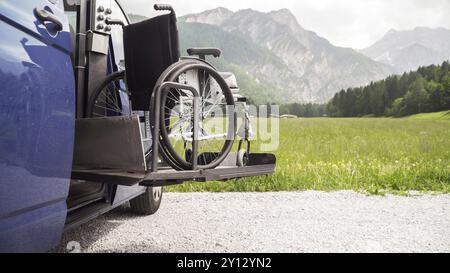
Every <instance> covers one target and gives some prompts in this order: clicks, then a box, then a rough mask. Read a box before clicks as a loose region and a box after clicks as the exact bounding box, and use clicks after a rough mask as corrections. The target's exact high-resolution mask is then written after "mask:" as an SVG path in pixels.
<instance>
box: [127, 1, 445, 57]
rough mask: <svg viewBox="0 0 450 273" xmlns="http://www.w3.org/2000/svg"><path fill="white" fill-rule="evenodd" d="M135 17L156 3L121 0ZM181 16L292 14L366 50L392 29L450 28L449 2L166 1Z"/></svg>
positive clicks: (340, 42)
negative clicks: (242, 11) (248, 10)
mask: <svg viewBox="0 0 450 273" xmlns="http://www.w3.org/2000/svg"><path fill="white" fill-rule="evenodd" d="M121 2H122V3H123V5H124V6H125V8H126V9H128V10H130V11H131V12H132V13H136V14H142V15H147V16H149V15H151V14H152V13H151V12H152V11H151V10H152V6H153V3H155V2H154V1H149V0H121ZM162 2H163V3H169V4H172V5H173V6H174V7H175V9H176V11H177V14H179V15H185V14H188V13H194V12H201V11H204V10H207V9H212V8H216V7H219V6H220V7H225V8H228V9H230V10H233V11H237V10H239V9H246V8H252V9H255V10H259V11H271V10H278V9H281V8H288V9H290V10H291V11H292V12H293V13H294V14H295V15H296V17H297V19H298V21H299V23H300V24H301V25H302V26H303V27H304V28H306V29H308V30H312V31H314V32H316V33H317V34H319V35H320V36H322V37H324V38H326V39H328V40H330V41H331V42H332V43H333V44H335V45H338V46H344V47H353V48H358V49H360V48H365V47H367V46H370V45H371V44H372V43H374V42H375V41H376V40H378V39H380V38H381V37H382V36H383V35H384V34H385V33H386V32H387V31H389V30H390V29H396V30H406V29H413V28H415V27H417V26H426V27H433V28H435V27H445V28H450V0H227V1H225V0H164V1H162Z"/></svg>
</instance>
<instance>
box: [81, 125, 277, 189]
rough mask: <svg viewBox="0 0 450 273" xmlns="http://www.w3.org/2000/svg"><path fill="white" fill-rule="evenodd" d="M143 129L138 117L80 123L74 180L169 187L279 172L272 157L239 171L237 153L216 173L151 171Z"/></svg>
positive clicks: (253, 157) (253, 158)
mask: <svg viewBox="0 0 450 273" xmlns="http://www.w3.org/2000/svg"><path fill="white" fill-rule="evenodd" d="M140 126H141V124H140V121H139V117H138V116H134V117H114V118H96V119H80V120H77V122H76V137H75V138H76V141H75V150H74V166H73V169H72V179H75V180H85V181H91V182H99V183H106V184H115V185H124V186H133V185H138V184H139V185H141V186H167V185H175V184H181V183H183V182H187V181H197V182H206V181H227V180H232V179H239V178H244V177H251V176H260V175H268V174H272V173H273V172H274V171H275V165H276V158H275V156H274V155H272V154H250V155H249V158H248V164H247V166H244V167H238V166H237V155H236V154H233V153H231V154H230V155H229V156H228V158H227V159H226V160H225V161H224V162H223V163H222V165H221V166H219V167H218V168H215V169H209V170H191V171H177V170H174V169H172V168H169V167H164V166H160V167H158V168H157V170H156V171H151V170H150V169H149V168H148V166H147V164H146V160H145V156H144V151H143V147H142V139H141V133H140V132H141V128H140ZM159 165H161V164H159Z"/></svg>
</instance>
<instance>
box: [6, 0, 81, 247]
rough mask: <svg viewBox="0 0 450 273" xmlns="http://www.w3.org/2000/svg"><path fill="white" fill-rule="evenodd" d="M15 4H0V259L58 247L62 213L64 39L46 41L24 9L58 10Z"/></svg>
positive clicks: (69, 77)
mask: <svg viewBox="0 0 450 273" xmlns="http://www.w3.org/2000/svg"><path fill="white" fill-rule="evenodd" d="M20 2H21V3H20V5H19V4H18V2H17V1H2V3H1V4H0V37H2V39H1V42H0V252H42V251H48V250H50V249H51V248H52V247H54V246H55V245H56V244H57V243H58V242H59V240H60V238H61V234H62V231H63V228H64V223H65V219H66V214H67V207H66V198H67V195H68V192H69V183H70V174H71V166H72V156H73V142H74V133H75V128H74V127H75V82H74V74H73V67H72V63H71V60H70V48H66V45H70V40H68V39H70V34H69V33H67V32H65V31H62V32H59V33H58V34H57V35H54V34H52V35H49V34H46V33H45V31H46V29H45V27H43V25H42V24H40V22H38V21H37V20H36V18H35V17H34V16H33V13H32V9H31V7H32V6H35V7H37V8H45V6H50V8H51V10H53V11H54V12H55V14H60V13H59V11H58V10H59V8H60V7H58V6H55V5H53V4H51V2H49V1H31V0H24V1H20ZM59 2H60V3H62V1H59ZM5 3H7V4H9V5H10V6H11V5H13V7H14V12H15V13H19V14H22V15H23V16H21V18H20V20H18V21H17V22H16V21H13V19H14V18H12V17H11V16H10V15H11V14H13V12H12V11H11V10H8V5H5ZM40 5H41V6H40ZM4 14H7V15H8V16H4ZM27 14H28V16H25V15H27ZM59 16H61V15H59ZM24 18H28V20H34V21H32V22H31V23H30V22H28V23H27V24H25V23H24V20H25V19H24ZM61 18H62V19H64V17H61ZM63 22H65V23H64V24H65V26H64V28H65V29H68V25H67V20H65V21H63Z"/></svg>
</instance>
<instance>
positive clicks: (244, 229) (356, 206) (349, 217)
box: [58, 191, 450, 252]
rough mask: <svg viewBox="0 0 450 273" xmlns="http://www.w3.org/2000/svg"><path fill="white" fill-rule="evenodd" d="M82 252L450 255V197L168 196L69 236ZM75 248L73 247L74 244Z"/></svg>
mask: <svg viewBox="0 0 450 273" xmlns="http://www.w3.org/2000/svg"><path fill="white" fill-rule="evenodd" d="M71 241H75V242H78V243H79V244H80V245H81V249H82V251H83V252H450V195H435V196H434V195H418V196H414V197H400V196H391V195H388V196H385V197H382V196H366V195H362V194H358V193H355V192H351V191H341V192H333V193H325V192H315V191H306V192H280V193H187V194H186V193H165V194H164V196H163V203H162V206H161V208H160V210H159V212H158V213H157V214H156V215H153V216H148V217H140V216H135V215H133V214H132V213H131V212H130V209H129V207H126V206H123V207H120V208H118V209H116V210H114V211H112V212H110V213H108V214H106V215H104V216H102V217H100V218H98V219H96V220H94V221H91V222H89V223H87V224H85V225H83V226H81V227H80V228H78V229H75V230H73V231H70V232H68V233H66V234H65V235H64V237H63V241H62V244H61V246H60V248H59V250H58V251H65V250H66V246H67V243H68V242H71ZM71 244H74V243H73V242H72V243H71Z"/></svg>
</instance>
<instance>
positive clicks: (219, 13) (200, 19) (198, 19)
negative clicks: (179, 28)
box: [182, 7, 234, 26]
mask: <svg viewBox="0 0 450 273" xmlns="http://www.w3.org/2000/svg"><path fill="white" fill-rule="evenodd" d="M233 14H234V13H233V12H232V11H231V10H229V9H226V8H223V7H218V8H215V9H211V10H206V11H204V12H202V13H198V14H190V15H186V16H183V17H182V19H184V20H185V21H186V23H202V24H209V25H218V26H220V25H221V24H223V23H224V22H225V21H226V20H228V19H229V18H230V17H231V16H232V15H233Z"/></svg>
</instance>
